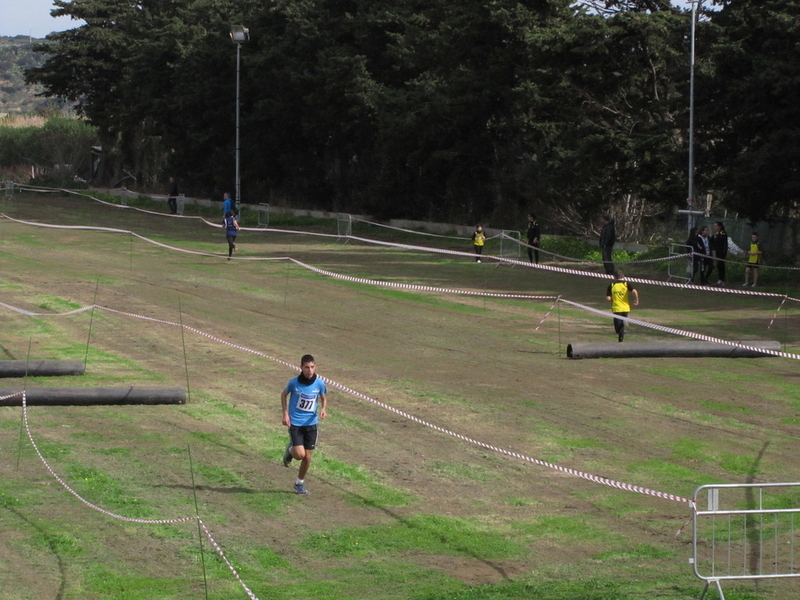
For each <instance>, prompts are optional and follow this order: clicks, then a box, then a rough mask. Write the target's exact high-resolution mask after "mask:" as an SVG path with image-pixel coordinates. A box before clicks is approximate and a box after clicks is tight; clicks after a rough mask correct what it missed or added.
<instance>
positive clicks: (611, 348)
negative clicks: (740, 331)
mask: <svg viewBox="0 0 800 600" xmlns="http://www.w3.org/2000/svg"><path fill="white" fill-rule="evenodd" d="M736 343H739V344H744V345H746V346H753V347H756V348H764V349H765V350H778V351H779V350H780V349H781V344H780V342H774V341H747V342H736ZM760 356H770V355H769V354H765V353H763V352H759V351H757V350H748V349H746V348H738V347H736V346H728V345H727V344H715V343H714V342H701V341H663V342H623V343H619V342H602V343H593V344H590V343H585V344H584V343H577V344H567V358H671V357H675V358H708V357H716V358H758V357H760Z"/></svg>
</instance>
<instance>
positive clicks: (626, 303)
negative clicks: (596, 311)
mask: <svg viewBox="0 0 800 600" xmlns="http://www.w3.org/2000/svg"><path fill="white" fill-rule="evenodd" d="M631 294H633V305H634V306H639V292H637V291H636V288H634V287H633V285H631V284H630V283H628V282H627V281H625V274H624V273H623V272H622V271H621V270H620V269H617V270H616V271H614V281H612V282H611V283H609V284H608V290H607V291H606V300H608V301H609V302H611V312H612V313H614V314H615V315H619V316H621V317H627V316H628V314H629V313H630V312H631V300H630V295H631ZM614 331H615V332H616V333H617V336H618V337H619V341H620V342H621V341H622V340H623V338H624V337H625V321H623V320H622V319H616V318H615V319H614Z"/></svg>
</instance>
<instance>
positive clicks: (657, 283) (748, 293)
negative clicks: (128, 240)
mask: <svg viewBox="0 0 800 600" xmlns="http://www.w3.org/2000/svg"><path fill="white" fill-rule="evenodd" d="M101 202H102V201H101ZM115 206H116V205H115ZM156 214H162V213H156ZM0 218H5V219H8V220H9V221H12V222H14V223H19V224H22V225H30V226H33V227H45V228H50V229H73V230H87V231H104V232H110V233H125V234H128V235H132V236H134V237H137V238H138V239H140V240H142V241H144V242H147V243H149V244H153V245H156V246H158V247H160V248H164V249H167V250H174V251H176V252H182V253H184V254H192V255H195V256H208V257H211V258H220V259H225V258H228V256H227V254H224V253H220V254H215V253H211V252H199V251H195V250H186V249H184V248H179V247H177V246H171V245H169V244H164V243H162V242H157V241H155V240H152V239H150V238H147V237H145V236H143V235H140V234H138V233H135V232H133V231H130V230H127V229H115V228H111V227H94V226H89V225H50V224H46V223H38V222H35V221H23V220H21V219H15V218H13V217H9V216H8V215H6V214H3V213H0ZM195 218H197V217H195ZM202 221H203V222H204V223H207V224H208V225H210V226H212V227H222V225H216V224H214V223H211V222H209V221H207V220H205V219H202ZM243 229H245V230H247V231H255V232H264V231H267V232H274V233H292V234H300V235H311V236H319V237H328V238H340V237H342V236H337V235H333V234H327V233H311V232H304V231H293V230H285V229H263V228H243ZM346 237H347V238H348V239H352V240H356V241H360V242H363V243H366V244H375V245H379V246H388V247H393V248H401V249H405V250H414V251H419V252H426V253H432V254H446V255H451V256H460V257H465V258H467V257H468V258H474V257H475V254H474V253H472V252H464V251H460V250H446V249H441V248H432V247H429V246H415V245H412V244H400V243H395V242H384V241H380V240H371V239H368V238H362V237H357V236H346ZM680 256H683V255H678V257H680ZM286 258H287V257H266V256H238V257H237V256H234V257H233V259H234V260H239V261H276V260H286ZM482 258H487V259H492V260H495V261H497V262H501V263H505V264H510V265H514V266H520V267H526V268H530V269H541V270H543V271H551V272H553V273H562V274H565V275H577V276H580V277H592V278H594V279H605V280H610V279H613V276H611V275H608V274H606V273H595V272H591V271H584V270H581V269H568V268H565V267H557V266H553V265H543V264H535V263H530V262H526V261H521V260H517V259H512V258H504V257H501V256H492V255H491V254H484V255H482ZM298 264H302V263H298ZM626 279H627V280H628V281H632V282H634V283H642V284H647V285H654V286H661V287H672V288H678V289H690V290H696V291H703V292H711V293H717V294H738V295H746V296H759V297H766V298H770V297H771V298H786V299H787V300H791V301H792V302H800V299H797V298H793V297H791V296H785V295H784V294H777V293H773V292H762V291H755V290H743V289H737V288H727V287H712V286H697V285H694V284H689V283H674V282H671V281H658V280H655V279H642V278H637V277H626Z"/></svg>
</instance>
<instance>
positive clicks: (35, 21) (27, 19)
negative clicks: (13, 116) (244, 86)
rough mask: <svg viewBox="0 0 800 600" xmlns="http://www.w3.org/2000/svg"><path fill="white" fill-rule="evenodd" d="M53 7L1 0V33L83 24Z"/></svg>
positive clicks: (46, 2) (39, 34)
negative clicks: (55, 14)
mask: <svg viewBox="0 0 800 600" xmlns="http://www.w3.org/2000/svg"><path fill="white" fill-rule="evenodd" d="M675 3H676V4H678V5H686V0H675ZM707 4H708V3H707ZM53 8H54V6H53V0H0V35H5V36H15V35H30V36H32V37H35V38H43V37H44V36H46V35H47V34H48V33H51V32H53V31H63V30H65V29H72V28H74V27H79V26H80V25H81V24H82V21H73V20H72V19H70V18H69V17H59V18H58V19H54V18H53V17H51V16H50V11H51V10H52V9H53Z"/></svg>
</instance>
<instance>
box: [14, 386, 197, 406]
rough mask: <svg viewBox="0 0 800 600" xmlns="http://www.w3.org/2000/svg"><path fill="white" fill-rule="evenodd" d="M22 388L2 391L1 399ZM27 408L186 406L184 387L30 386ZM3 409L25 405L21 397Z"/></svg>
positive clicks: (27, 390)
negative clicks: (119, 405)
mask: <svg viewBox="0 0 800 600" xmlns="http://www.w3.org/2000/svg"><path fill="white" fill-rule="evenodd" d="M21 391H22V387H16V388H0V398H2V397H4V396H9V395H11V394H15V393H17V392H21ZM25 398H26V402H27V404H28V406H100V405H114V404H145V405H154V404H186V390H185V389H184V388H181V387H147V386H142V387H134V386H130V387H28V388H26V389H25ZM0 406H22V395H17V396H14V397H13V398H6V399H5V400H0Z"/></svg>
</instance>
